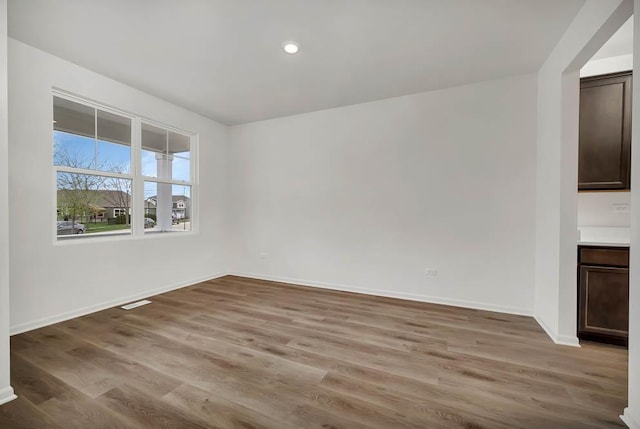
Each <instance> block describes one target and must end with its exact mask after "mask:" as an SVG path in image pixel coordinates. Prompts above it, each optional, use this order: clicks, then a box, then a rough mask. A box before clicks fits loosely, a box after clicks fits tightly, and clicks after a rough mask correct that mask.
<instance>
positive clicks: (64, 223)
mask: <svg viewBox="0 0 640 429" xmlns="http://www.w3.org/2000/svg"><path fill="white" fill-rule="evenodd" d="M57 228H58V235H68V234H84V231H85V228H84V225H83V224H81V223H79V222H76V224H75V231H74V227H73V222H71V221H70V220H59V221H58V222H57Z"/></svg>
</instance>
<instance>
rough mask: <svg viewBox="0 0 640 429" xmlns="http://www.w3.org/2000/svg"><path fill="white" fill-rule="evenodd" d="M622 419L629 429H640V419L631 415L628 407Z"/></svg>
mask: <svg viewBox="0 0 640 429" xmlns="http://www.w3.org/2000/svg"><path fill="white" fill-rule="evenodd" d="M620 419H622V421H623V422H624V424H626V425H627V426H629V429H640V417H639V416H635V415H633V414H631V410H629V408H628V407H627V408H625V409H624V414H623V415H621V416H620Z"/></svg>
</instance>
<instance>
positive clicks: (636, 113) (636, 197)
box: [623, 0, 640, 429]
mask: <svg viewBox="0 0 640 429" xmlns="http://www.w3.org/2000/svg"><path fill="white" fill-rule="evenodd" d="M635 8H636V10H640V0H635ZM633 52H634V55H635V61H634V63H635V64H634V65H635V70H638V69H640V19H636V20H635V21H634V32H633ZM633 80H634V82H633V100H634V102H633V113H632V114H633V117H632V119H631V120H632V122H633V123H634V124H640V78H639V77H638V75H635V76H634V79H633ZM631 165H633V166H635V167H633V168H632V169H631V204H632V205H633V206H634V207H640V168H638V166H640V127H634V128H633V135H632V137H631ZM638 243H640V216H634V217H633V218H632V219H631V255H630V261H629V262H630V265H631V270H630V273H629V276H630V278H629V302H630V303H631V305H629V406H628V407H627V409H625V410H624V417H623V420H624V421H625V423H626V424H627V426H629V427H630V428H632V429H640V305H638V303H640V245H638Z"/></svg>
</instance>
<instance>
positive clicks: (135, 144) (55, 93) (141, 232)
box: [50, 88, 199, 244]
mask: <svg viewBox="0 0 640 429" xmlns="http://www.w3.org/2000/svg"><path fill="white" fill-rule="evenodd" d="M54 97H59V98H63V99H65V100H68V101H72V102H74V103H78V104H82V105H84V106H87V107H91V108H93V109H98V110H101V111H103V112H107V113H113V114H115V115H120V116H123V117H126V118H129V119H130V120H131V164H130V169H129V173H127V174H124V173H113V172H109V171H101V170H91V169H83V168H73V167H66V166H58V165H55V163H54V159H53V155H54V153H53V133H54V129H53V126H52V127H51V140H50V141H51V165H52V167H53V174H52V176H53V180H52V184H53V196H54V198H53V205H54V210H53V213H54V219H53V220H54V222H52V226H53V225H55V224H56V221H57V213H58V187H57V179H58V173H77V174H88V175H92V176H102V177H112V178H120V179H129V180H131V181H132V183H131V189H132V192H131V193H132V195H131V207H129V211H130V216H131V219H132V221H131V233H130V234H122V233H114V234H105V235H101V236H92V234H83V235H81V236H72V237H73V238H78V239H69V238H66V236H65V238H63V239H60V237H59V236H58V234H57V230H56V228H53V241H54V244H67V243H78V242H86V241H109V240H114V239H115V240H130V239H134V238H138V239H140V238H151V237H173V236H184V235H191V234H196V233H197V232H198V218H199V210H198V202H199V198H198V183H197V178H198V174H197V165H198V162H197V160H198V152H199V151H198V147H199V136H198V134H197V133H194V132H191V131H185V130H182V129H179V128H176V127H174V126H171V125H167V124H164V123H162V122H158V121H155V120H153V119H149V118H147V117H144V116H141V115H136V114H133V113H130V112H126V111H124V110H121V109H116V108H113V107H110V106H106V105H104V104H102V103H98V102H95V101H92V100H88V99H86V98H83V97H79V96H76V95H73V94H69V93H67V92H65V91H63V90H59V89H56V88H54V89H53V90H52V94H51V106H52V109H51V113H52V116H53V100H54ZM96 118H97V113H96ZM51 119H52V120H51V124H52V125H53V117H52V118H51ZM96 121H97V119H96ZM142 123H145V124H148V125H152V126H154V127H158V128H162V129H164V130H167V131H170V132H174V133H178V134H182V135H184V136H187V137H188V138H189V140H190V143H189V146H190V152H189V179H190V180H188V181H184V180H173V179H164V178H162V179H161V178H157V177H149V176H143V175H142ZM96 127H97V123H96ZM96 129H97V128H96ZM144 182H156V183H166V184H171V185H183V186H190V187H191V195H190V199H191V200H190V201H191V217H190V222H191V229H190V230H189V231H176V232H175V233H172V232H170V231H166V232H165V233H163V232H161V231H158V232H154V233H147V232H145V228H144V218H145V207H144ZM138 214H140V215H138ZM167 232H168V233H167Z"/></svg>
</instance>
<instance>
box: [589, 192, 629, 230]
mask: <svg viewBox="0 0 640 429" xmlns="http://www.w3.org/2000/svg"><path fill="white" fill-rule="evenodd" d="M630 204H631V192H578V226H615V227H623V228H628V227H629V225H630V224H631V213H630V211H627V212H625V211H624V210H623V209H624V207H625V205H626V206H627V208H628V207H630Z"/></svg>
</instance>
